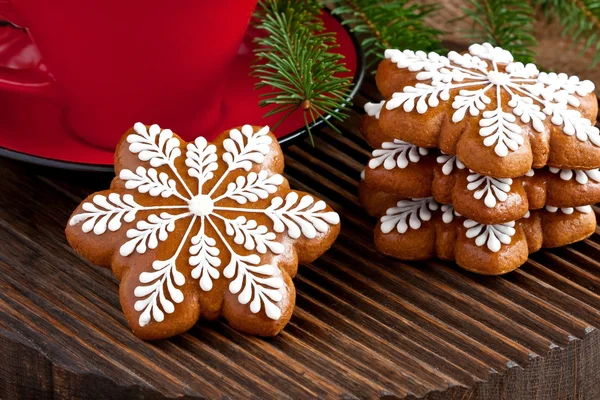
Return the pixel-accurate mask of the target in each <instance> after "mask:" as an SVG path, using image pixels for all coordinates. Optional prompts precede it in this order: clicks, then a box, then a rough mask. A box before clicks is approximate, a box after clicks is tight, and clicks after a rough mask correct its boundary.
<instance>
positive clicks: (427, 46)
mask: <svg viewBox="0 0 600 400" xmlns="http://www.w3.org/2000/svg"><path fill="white" fill-rule="evenodd" d="M333 4H334V5H335V8H334V9H333V10H332V13H333V14H334V15H341V16H342V17H343V18H344V21H343V23H344V24H345V25H349V26H350V29H351V30H352V31H353V32H355V33H357V34H360V35H362V36H363V40H362V42H361V46H362V48H363V50H364V51H365V56H366V57H367V61H368V63H369V65H367V68H369V67H371V66H372V65H373V64H375V63H377V62H379V61H380V60H381V59H382V58H383V54H384V52H385V50H386V49H401V50H404V49H411V50H424V51H441V50H442V46H441V40H440V36H441V34H442V32H441V31H439V30H437V29H435V28H432V27H429V26H427V25H426V24H425V17H427V16H428V15H429V14H431V13H432V12H434V11H435V10H437V9H438V8H439V6H438V5H436V4H428V3H421V4H420V3H415V2H412V1H409V0H396V1H387V0H334V1H333Z"/></svg>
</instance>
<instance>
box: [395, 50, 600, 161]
mask: <svg viewBox="0 0 600 400" xmlns="http://www.w3.org/2000/svg"><path fill="white" fill-rule="evenodd" d="M385 58H387V59H389V60H391V61H392V62H394V63H395V64H396V65H397V66H398V68H407V69H408V70H409V71H412V72H418V73H417V75H416V79H417V80H418V81H429V83H424V82H419V83H417V84H415V86H406V87H404V88H403V90H402V92H397V93H394V94H393V95H392V98H391V99H389V101H388V102H387V103H385V107H386V109H387V110H394V109H396V108H398V107H403V109H404V111H406V112H410V111H412V110H416V111H417V112H418V113H420V114H424V113H425V112H427V110H429V108H435V107H437V106H438V105H439V103H440V100H441V101H448V100H450V98H451V94H450V90H456V89H458V94H456V95H455V96H454V98H453V101H452V108H453V109H454V112H453V114H452V121H453V122H455V123H456V122H460V121H462V120H463V119H464V118H465V116H466V115H467V113H468V115H470V116H472V117H475V116H479V115H480V114H481V119H480V120H479V126H480V129H479V134H480V136H482V137H483V138H484V140H483V144H484V145H485V146H487V147H491V146H493V147H494V152H495V153H496V154H497V155H498V156H499V157H505V156H507V155H508V153H509V151H515V150H517V149H518V148H519V146H520V145H522V144H523V143H524V139H523V136H522V129H521V127H520V126H519V125H518V124H517V123H516V121H517V119H519V120H520V121H521V122H522V123H523V124H531V126H532V128H533V129H534V130H535V131H537V132H542V131H543V130H544V123H543V121H545V120H546V118H549V119H550V122H551V123H552V124H554V125H557V126H560V127H561V128H562V131H563V132H564V133H565V134H566V135H569V136H572V135H575V137H577V139H579V140H580V141H590V142H591V143H593V144H594V145H596V146H600V131H599V130H598V128H596V127H595V126H593V125H592V123H591V122H590V121H589V120H588V119H587V118H585V117H583V116H582V115H581V113H580V112H579V111H577V110H575V109H572V108H569V106H571V107H578V106H579V105H580V101H579V99H578V98H577V97H576V96H575V95H579V96H586V95H588V94H589V93H592V92H593V91H594V84H593V83H592V82H590V81H588V80H585V81H580V80H579V78H577V77H576V76H571V77H569V76H567V75H566V74H555V73H545V72H539V71H538V69H537V67H536V66H535V65H533V64H527V65H523V64H522V63H520V62H514V60H513V57H512V55H511V54H510V53H509V52H508V51H506V50H503V49H501V48H499V47H493V46H492V45H490V44H489V43H484V44H482V45H479V44H474V45H471V46H470V47H469V53H468V54H459V53H457V52H455V51H451V52H449V53H448V56H447V57H444V56H440V55H439V54H437V53H429V54H427V53H425V52H423V51H417V52H414V51H411V50H404V51H400V50H386V51H385ZM500 64H502V65H500ZM501 66H503V69H502V68H500V67H501ZM502 93H508V95H509V96H510V100H509V101H508V102H507V103H506V104H504V103H503V101H502V97H501V94H502ZM490 104H495V108H493V109H491V110H489V109H488V106H489V105H490Z"/></svg>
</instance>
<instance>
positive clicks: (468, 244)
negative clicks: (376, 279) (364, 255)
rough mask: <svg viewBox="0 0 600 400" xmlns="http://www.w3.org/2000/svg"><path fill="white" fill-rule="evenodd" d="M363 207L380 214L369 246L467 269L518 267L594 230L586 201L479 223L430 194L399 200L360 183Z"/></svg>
mask: <svg viewBox="0 0 600 400" xmlns="http://www.w3.org/2000/svg"><path fill="white" fill-rule="evenodd" d="M359 189H360V192H359V198H360V200H361V202H362V204H363V206H364V207H365V209H366V211H367V212H368V213H369V214H371V215H373V216H377V217H380V220H379V223H378V224H377V226H376V227H375V247H376V248H377V250H379V251H380V252H382V253H384V254H387V255H389V256H392V257H395V258H399V259H403V260H424V259H428V258H432V257H438V258H441V259H445V260H456V263H457V264H458V265H460V266H461V267H463V268H464V269H467V270H469V271H472V272H477V273H480V274H485V275H500V274H504V273H507V272H510V271H512V270H514V269H516V268H518V267H519V266H521V265H522V264H523V263H525V261H526V260H527V257H528V255H529V253H532V252H535V251H537V250H539V249H540V248H542V247H560V246H565V245H567V244H570V243H574V242H577V241H580V240H583V239H585V238H586V237H588V236H590V235H592V234H593V233H594V231H595V229H596V216H595V214H594V212H593V210H592V208H591V206H582V207H569V208H555V207H546V208H545V209H542V210H536V211H531V212H528V213H527V214H526V215H525V217H523V218H521V219H519V220H517V221H509V222H505V223H501V224H481V223H478V222H476V221H473V220H471V219H467V218H464V217H462V216H461V215H459V214H458V213H457V212H456V211H455V210H454V208H453V207H452V206H451V205H441V204H439V203H437V202H436V201H435V200H433V198H431V197H429V198H421V199H403V198H399V197H397V196H396V197H394V196H393V195H390V194H386V193H382V192H380V191H378V190H376V189H373V188H372V187H370V186H369V185H367V184H366V183H365V182H364V181H362V182H361V184H360V187H359Z"/></svg>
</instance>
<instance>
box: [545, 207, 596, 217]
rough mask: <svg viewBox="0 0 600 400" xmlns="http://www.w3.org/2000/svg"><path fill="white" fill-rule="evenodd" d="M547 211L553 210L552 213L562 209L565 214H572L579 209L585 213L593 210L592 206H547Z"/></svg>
mask: <svg viewBox="0 0 600 400" xmlns="http://www.w3.org/2000/svg"><path fill="white" fill-rule="evenodd" d="M546 211H548V212H551V213H555V212H558V211H560V212H562V213H563V214H567V215H571V214H573V213H574V212H575V211H579V212H580V213H584V214H590V213H591V212H592V211H593V210H592V206H579V207H561V208H558V207H554V206H546Z"/></svg>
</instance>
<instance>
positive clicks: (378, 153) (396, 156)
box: [369, 139, 429, 170]
mask: <svg viewBox="0 0 600 400" xmlns="http://www.w3.org/2000/svg"><path fill="white" fill-rule="evenodd" d="M428 152H429V151H428V150H427V149H426V148H424V147H419V146H415V145H414V144H410V143H407V142H405V141H402V140H399V139H394V141H393V142H383V143H382V144H381V148H380V149H376V150H373V153H372V155H373V158H371V160H369V168H371V169H375V168H377V167H380V166H382V165H383V168H385V169H386V170H392V169H394V168H396V167H398V168H400V169H404V168H406V167H407V166H408V164H410V163H417V162H419V161H420V160H421V156H424V155H427V153H428Z"/></svg>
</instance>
